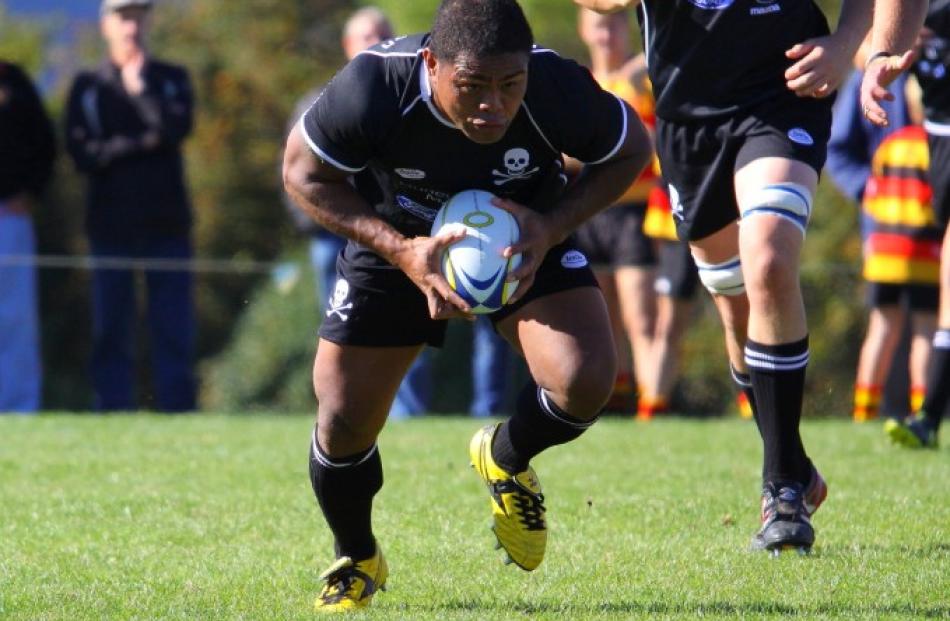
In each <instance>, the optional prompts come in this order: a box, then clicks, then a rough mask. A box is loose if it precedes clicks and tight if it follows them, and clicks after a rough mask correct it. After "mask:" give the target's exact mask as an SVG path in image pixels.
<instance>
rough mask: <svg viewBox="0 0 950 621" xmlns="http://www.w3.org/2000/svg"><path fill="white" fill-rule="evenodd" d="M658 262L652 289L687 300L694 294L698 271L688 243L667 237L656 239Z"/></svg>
mask: <svg viewBox="0 0 950 621" xmlns="http://www.w3.org/2000/svg"><path fill="white" fill-rule="evenodd" d="M657 243H658V244H659V255H660V262H659V268H658V270H657V275H656V282H655V283H654V289H655V290H656V292H657V294H659V295H666V296H669V297H671V298H676V299H677V300H689V299H692V297H693V296H694V295H696V287H697V286H698V285H699V272H698V271H697V269H696V261H694V260H693V254H692V253H691V252H690V251H689V244H687V243H686V242H681V241H673V240H669V239H661V240H657Z"/></svg>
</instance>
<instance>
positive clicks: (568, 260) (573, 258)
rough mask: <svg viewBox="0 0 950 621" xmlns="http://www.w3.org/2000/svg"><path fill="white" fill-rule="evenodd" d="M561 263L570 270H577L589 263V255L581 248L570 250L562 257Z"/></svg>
mask: <svg viewBox="0 0 950 621" xmlns="http://www.w3.org/2000/svg"><path fill="white" fill-rule="evenodd" d="M561 265H562V266H563V267H566V268H567V269H569V270H576V269H578V268H581V267H584V266H585V265H587V257H586V256H584V253H583V252H581V251H580V250H568V251H567V252H565V253H564V256H563V257H561Z"/></svg>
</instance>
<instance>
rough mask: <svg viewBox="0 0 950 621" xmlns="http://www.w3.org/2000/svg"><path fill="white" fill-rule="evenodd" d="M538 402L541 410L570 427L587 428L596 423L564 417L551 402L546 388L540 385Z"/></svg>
mask: <svg viewBox="0 0 950 621" xmlns="http://www.w3.org/2000/svg"><path fill="white" fill-rule="evenodd" d="M538 403H539V404H540V405H541V410H542V411H543V412H544V413H545V414H547V415H548V416H550V417H551V418H553V419H554V420H556V421H557V422H559V423H563V424H565V425H567V426H569V427H573V428H574V429H587V428H588V427H590V426H591V425H593V424H594V421H593V420H589V421H584V422H580V421H574V420H568V419H566V418H564V417H563V416H561V415H560V414H558V413H557V410H555V409H554V406H553V405H552V404H551V402H550V400H549V398H548V394H547V393H546V392H544V389H543V388H541V387H540V386H538ZM594 420H596V419H594Z"/></svg>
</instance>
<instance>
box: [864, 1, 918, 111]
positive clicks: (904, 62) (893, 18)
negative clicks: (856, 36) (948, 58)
mask: <svg viewBox="0 0 950 621" xmlns="http://www.w3.org/2000/svg"><path fill="white" fill-rule="evenodd" d="M926 14H927V0H876V2H875V3H874V26H873V28H872V30H871V54H872V55H871V57H870V59H869V62H868V64H867V67H866V68H865V72H864V79H863V80H862V81H861V105H862V108H863V109H864V116H865V117H867V119H868V120H869V121H871V122H872V123H874V124H875V125H880V126H882V127H884V126H886V125H887V124H888V119H887V113H886V112H885V111H884V108H882V107H881V105H880V102H881V101H891V100H893V99H894V96H893V95H892V94H891V93H890V92H889V91H888V90H887V89H888V86H890V84H891V82H893V81H894V80H895V79H896V78H897V76H899V75H900V74H901V73H903V72H904V71H907V70H908V69H910V66H911V65H912V64H913V62H914V51H913V49H912V48H913V46H914V39H915V38H917V36H918V33H919V32H920V29H921V27H922V26H923V24H924V17H925V16H926Z"/></svg>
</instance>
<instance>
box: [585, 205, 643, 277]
mask: <svg viewBox="0 0 950 621" xmlns="http://www.w3.org/2000/svg"><path fill="white" fill-rule="evenodd" d="M646 211H647V206H646V203H621V204H619V205H614V206H612V207H608V208H607V209H605V210H604V211H602V212H600V213H599V214H597V215H596V216H594V217H593V218H591V219H590V220H588V221H587V222H585V223H584V224H582V225H581V226H580V228H579V229H577V233H576V237H577V247H578V249H579V250H580V251H581V252H583V253H584V254H586V255H587V258H588V260H590V263H591V265H593V266H594V267H595V268H612V269H616V268H618V267H631V266H634V267H653V266H654V265H656V251H655V250H654V242H653V240H652V239H650V238H649V237H647V236H646V235H645V234H644V233H643V218H644V216H646Z"/></svg>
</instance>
